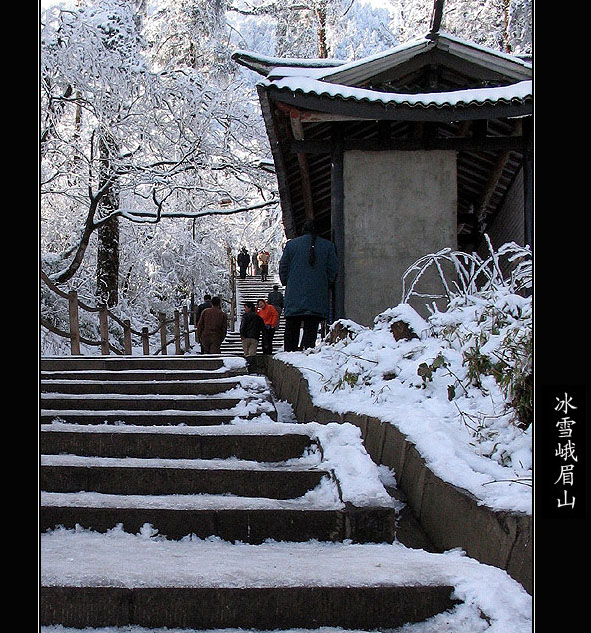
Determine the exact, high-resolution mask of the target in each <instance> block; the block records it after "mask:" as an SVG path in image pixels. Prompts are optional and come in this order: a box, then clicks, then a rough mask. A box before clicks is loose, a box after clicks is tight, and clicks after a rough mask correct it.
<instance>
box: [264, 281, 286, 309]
mask: <svg viewBox="0 0 591 633" xmlns="http://www.w3.org/2000/svg"><path fill="white" fill-rule="evenodd" d="M267 303H270V304H271V305H272V306H273V307H274V308H275V310H277V314H278V315H279V316H281V313H282V312H283V293H282V292H281V291H280V290H279V286H278V285H277V284H275V285H274V286H273V291H272V292H270V293H269V295H268V296H267Z"/></svg>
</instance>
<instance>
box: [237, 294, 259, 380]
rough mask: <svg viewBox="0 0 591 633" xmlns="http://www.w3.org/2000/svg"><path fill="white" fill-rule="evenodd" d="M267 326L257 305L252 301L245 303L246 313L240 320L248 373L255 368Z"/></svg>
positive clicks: (241, 338)
mask: <svg viewBox="0 0 591 633" xmlns="http://www.w3.org/2000/svg"><path fill="white" fill-rule="evenodd" d="M264 328H265V323H264V321H263V319H262V318H261V317H260V316H259V315H258V314H257V311H256V307H255V305H254V303H253V302H252V301H246V302H245V303H244V313H243V315H242V320H241V321H240V340H241V342H242V350H243V352H244V358H246V367H247V369H248V373H249V374H250V373H252V372H254V370H255V365H254V364H255V356H256V354H257V345H258V343H259V337H260V335H261V332H262V331H263V329H264Z"/></svg>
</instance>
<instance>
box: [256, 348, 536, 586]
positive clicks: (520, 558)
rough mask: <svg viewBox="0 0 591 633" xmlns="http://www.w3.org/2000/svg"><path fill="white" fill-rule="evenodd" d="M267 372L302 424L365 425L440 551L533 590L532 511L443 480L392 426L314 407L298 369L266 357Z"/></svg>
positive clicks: (369, 443) (375, 452)
mask: <svg viewBox="0 0 591 633" xmlns="http://www.w3.org/2000/svg"><path fill="white" fill-rule="evenodd" d="M265 372H266V374H267V375H268V377H269V379H270V380H271V382H272V383H273V387H274V389H275V392H276V394H277V397H278V398H279V399H281V400H286V401H287V402H289V403H290V404H291V405H292V407H293V409H294V413H295V416H296V419H297V420H298V421H299V422H307V421H316V422H320V423H327V422H332V421H339V422H344V421H347V422H350V423H352V424H354V425H356V426H358V427H359V428H360V429H361V434H362V437H363V440H364V444H365V447H366V450H367V452H368V453H369V455H370V456H371V458H372V459H373V461H374V462H376V463H377V464H383V465H385V466H387V467H388V468H390V469H392V470H393V471H394V473H395V475H396V482H397V484H398V487H399V488H400V489H401V491H402V492H403V493H404V494H405V496H406V497H407V503H408V505H409V506H410V509H411V510H412V512H413V514H414V515H415V517H416V518H417V520H418V521H419V523H420V524H421V526H422V528H423V529H424V530H425V532H426V534H427V535H428V537H429V538H430V539H431V541H432V543H433V545H435V547H437V548H438V549H440V550H441V551H446V550H450V549H453V548H461V549H462V550H464V551H465V552H466V554H467V555H468V556H470V557H471V558H475V559H476V560H478V561H480V562H481V563H484V564H487V565H493V566H495V567H499V568H501V569H504V570H505V571H506V572H507V573H508V574H509V575H510V576H511V577H512V578H514V579H515V580H517V581H518V582H519V583H521V585H522V586H523V587H524V589H525V590H526V591H528V592H529V593H530V594H531V593H532V584H533V524H532V517H531V515H529V514H525V513H515V512H510V511H498V510H493V509H491V508H488V507H486V506H484V505H482V504H480V503H479V501H478V499H477V498H476V497H474V495H472V494H471V493H470V492H468V491H466V490H463V489H461V488H458V487H457V486H454V485H452V484H449V483H447V482H445V481H443V480H442V479H440V478H439V477H437V475H435V474H434V473H433V472H431V470H430V469H429V468H428V467H427V465H426V463H425V460H424V459H423V458H422V457H421V455H420V454H419V452H418V451H417V449H416V448H415V446H414V444H413V443H412V442H411V441H410V440H408V438H407V437H406V436H405V435H404V434H403V433H401V432H400V431H399V430H398V429H397V428H396V427H395V426H393V425H392V424H389V423H386V422H383V421H381V420H379V419H378V418H375V417H372V416H367V415H359V414H356V413H344V414H339V413H335V412H334V411H329V410H327V409H323V408H321V407H318V406H316V405H314V403H313V402H312V398H311V396H310V391H309V386H308V381H307V380H306V379H305V378H304V377H303V376H302V374H301V372H300V371H299V369H297V368H296V367H293V366H292V365H288V364H286V363H283V362H282V361H280V360H278V359H277V358H273V357H266V359H265Z"/></svg>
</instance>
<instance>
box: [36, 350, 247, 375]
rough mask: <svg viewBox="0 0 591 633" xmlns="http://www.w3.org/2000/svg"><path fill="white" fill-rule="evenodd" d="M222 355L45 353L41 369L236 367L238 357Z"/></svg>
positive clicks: (43, 370)
mask: <svg viewBox="0 0 591 633" xmlns="http://www.w3.org/2000/svg"><path fill="white" fill-rule="evenodd" d="M225 360H227V359H225V358H224V356H223V355H220V354H209V355H187V356H55V357H43V358H42V359H41V361H40V369H41V371H42V372H46V371H80V370H92V371H105V370H109V371H130V370H143V371H145V370H148V371H153V370H156V369H157V370H160V371H166V370H168V371H171V370H184V371H206V370H207V371H213V370H224V369H225V370H227V371H232V370H233V371H236V370H237V369H239V367H238V366H237V365H236V363H235V361H233V362H231V363H230V364H225Z"/></svg>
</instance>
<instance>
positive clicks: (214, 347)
mask: <svg viewBox="0 0 591 633" xmlns="http://www.w3.org/2000/svg"><path fill="white" fill-rule="evenodd" d="M221 305H222V302H221V299H220V298H219V297H212V299H211V308H206V309H205V310H203V312H202V313H201V318H200V319H199V323H198V324H197V338H198V339H199V342H200V343H201V350H202V353H203V354H219V353H220V348H221V346H222V343H223V341H224V339H225V338H226V333H227V332H228V315H227V314H226V313H225V312H224V311H223V310H222V307H221Z"/></svg>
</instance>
